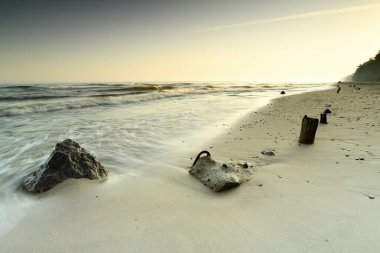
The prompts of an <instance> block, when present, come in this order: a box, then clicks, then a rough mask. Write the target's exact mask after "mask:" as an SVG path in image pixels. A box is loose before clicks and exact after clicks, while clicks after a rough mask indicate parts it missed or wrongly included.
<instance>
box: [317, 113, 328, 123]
mask: <svg viewBox="0 0 380 253" xmlns="http://www.w3.org/2000/svg"><path fill="white" fill-rule="evenodd" d="M319 122H320V123H321V124H327V114H326V113H321V120H320V121H319Z"/></svg>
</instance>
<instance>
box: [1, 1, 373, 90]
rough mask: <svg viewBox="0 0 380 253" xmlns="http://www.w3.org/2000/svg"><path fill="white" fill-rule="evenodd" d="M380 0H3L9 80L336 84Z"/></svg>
mask: <svg viewBox="0 0 380 253" xmlns="http://www.w3.org/2000/svg"><path fill="white" fill-rule="evenodd" d="M379 13H380V0H376V1H374V0H319V1H315V0H302V1H301V0H186V1H185V0H136V1H128V0H124V1H122V0H103V1H101V0H66V1H63V0H0V83H7V84H12V83H46V82H48V83H59V82H65V83H69V82H138V81H141V82H146V81H151V82H165V81H168V82H169V81H236V82H266V83H270V82H276V83H289V82H294V83H304V82H307V83H314V82H334V81H338V80H340V78H342V77H344V76H347V75H349V74H351V73H352V72H354V71H355V69H356V67H357V65H359V64H360V63H362V62H364V61H366V60H368V59H369V58H370V57H373V56H374V55H375V54H376V53H377V52H378V50H380V15H379Z"/></svg>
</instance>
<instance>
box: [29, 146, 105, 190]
mask: <svg viewBox="0 0 380 253" xmlns="http://www.w3.org/2000/svg"><path fill="white" fill-rule="evenodd" d="M107 175H108V171H107V170H106V169H105V168H104V167H103V165H101V164H100V162H98V161H97V160H96V159H95V157H94V156H92V155H91V154H90V153H89V152H88V151H87V150H85V149H84V148H82V147H80V146H79V144H78V143H76V142H75V141H72V140H70V139H67V140H64V141H63V142H60V143H57V145H56V146H55V149H54V151H53V152H52V153H51V155H50V157H49V159H48V161H47V162H46V163H45V164H43V165H41V166H40V168H39V169H38V170H37V171H35V172H33V173H32V174H31V175H29V176H27V177H26V178H25V179H24V182H23V188H24V189H25V190H26V191H28V192H33V193H40V192H45V191H48V190H50V189H52V188H53V187H54V186H56V185H57V184H59V183H61V182H63V181H64V180H65V179H68V178H88V179H91V180H94V179H104V178H106V177H107Z"/></svg>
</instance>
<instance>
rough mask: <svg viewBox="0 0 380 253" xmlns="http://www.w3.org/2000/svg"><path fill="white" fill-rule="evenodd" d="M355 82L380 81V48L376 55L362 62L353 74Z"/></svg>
mask: <svg viewBox="0 0 380 253" xmlns="http://www.w3.org/2000/svg"><path fill="white" fill-rule="evenodd" d="M352 81H354V82H380V50H379V52H378V53H377V54H376V56H375V57H373V58H371V59H369V60H368V61H367V62H365V63H363V64H360V65H359V66H358V68H357V69H356V71H355V73H354V74H353V75H352Z"/></svg>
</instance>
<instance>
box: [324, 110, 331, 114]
mask: <svg viewBox="0 0 380 253" xmlns="http://www.w3.org/2000/svg"><path fill="white" fill-rule="evenodd" d="M323 113H331V111H330V109H326V110H325V111H324V112H323Z"/></svg>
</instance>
